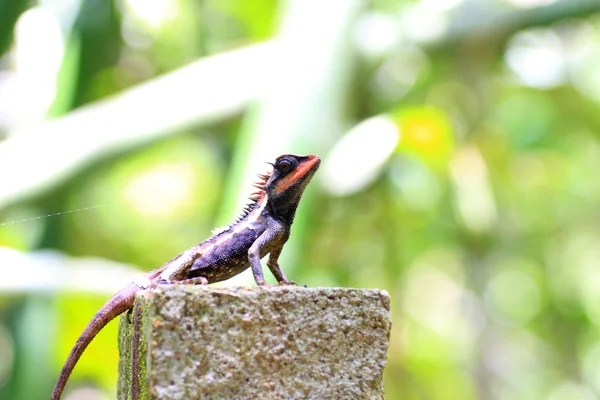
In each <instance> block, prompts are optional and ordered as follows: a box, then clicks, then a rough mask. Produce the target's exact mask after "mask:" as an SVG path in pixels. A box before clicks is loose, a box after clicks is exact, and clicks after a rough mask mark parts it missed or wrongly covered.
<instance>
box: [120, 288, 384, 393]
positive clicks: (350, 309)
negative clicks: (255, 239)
mask: <svg viewBox="0 0 600 400" xmlns="http://www.w3.org/2000/svg"><path fill="white" fill-rule="evenodd" d="M390 327H391V317H390V298H389V295H388V294H387V292H385V291H382V290H370V289H346V288H303V287H272V288H258V287H254V288H215V287H207V286H184V285H164V286H160V287H158V288H155V289H152V290H150V291H145V292H141V293H139V294H138V296H137V299H136V305H135V307H134V309H133V311H132V312H131V313H129V314H126V315H125V316H124V317H123V318H122V321H121V336H120V349H121V362H120V374H119V375H120V376H119V398H120V399H125V398H136V397H137V398H149V399H190V398H210V399H234V398H235V399H258V398H260V399H283V398H285V399H378V398H380V395H381V393H382V387H381V381H382V374H383V368H384V366H385V363H386V359H387V348H388V339H389V331H390ZM140 365H141V368H140ZM132 371H133V372H132ZM138 377H139V378H138ZM138 387H139V390H138Z"/></svg>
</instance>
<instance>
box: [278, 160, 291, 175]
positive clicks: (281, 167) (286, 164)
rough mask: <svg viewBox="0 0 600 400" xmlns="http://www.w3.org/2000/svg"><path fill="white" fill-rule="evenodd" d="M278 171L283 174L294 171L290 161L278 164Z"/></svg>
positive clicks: (282, 161)
mask: <svg viewBox="0 0 600 400" xmlns="http://www.w3.org/2000/svg"><path fill="white" fill-rule="evenodd" d="M277 169H278V170H279V171H281V172H284V173H285V172H289V171H290V170H291V169H292V163H291V162H290V161H288V160H285V159H284V160H280V161H279V162H278V163H277Z"/></svg>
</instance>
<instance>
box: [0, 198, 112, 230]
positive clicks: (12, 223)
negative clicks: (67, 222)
mask: <svg viewBox="0 0 600 400" xmlns="http://www.w3.org/2000/svg"><path fill="white" fill-rule="evenodd" d="M109 204H110V203H104V204H97V205H95V206H90V207H82V208H76V209H73V210H68V211H61V212H57V213H52V214H46V215H40V216H39V217H32V218H25V219H19V220H16V221H9V222H3V223H1V224H0V226H6V225H14V224H20V223H22V222H28V221H35V220H36V219H42V218H49V217H56V216H57V215H64V214H70V213H74V212H78V211H86V210H93V209H94V208H100V207H104V206H107V205H109Z"/></svg>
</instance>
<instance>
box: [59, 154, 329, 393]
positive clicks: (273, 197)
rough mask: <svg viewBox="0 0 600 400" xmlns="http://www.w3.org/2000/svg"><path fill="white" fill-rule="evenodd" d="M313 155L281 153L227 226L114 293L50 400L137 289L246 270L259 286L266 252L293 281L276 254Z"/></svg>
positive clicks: (313, 167)
mask: <svg viewBox="0 0 600 400" xmlns="http://www.w3.org/2000/svg"><path fill="white" fill-rule="evenodd" d="M320 163H321V160H320V159H319V157H317V156H313V155H308V156H297V155H292V154H284V155H281V156H279V157H277V159H276V160H275V162H274V163H269V164H271V165H272V170H271V171H270V172H268V173H266V174H260V175H259V181H258V182H256V183H255V184H254V186H255V187H256V188H257V189H258V190H257V191H256V192H254V193H252V194H251V195H250V197H249V203H248V204H247V206H246V207H245V208H244V210H243V211H242V213H241V214H240V216H239V217H238V218H237V219H236V220H235V221H234V222H233V223H231V224H229V225H227V226H225V227H224V228H221V229H219V230H217V231H214V232H213V235H212V236H210V237H209V238H208V239H206V240H205V241H203V242H201V243H199V244H198V245H196V246H193V247H191V248H190V249H188V250H186V251H184V252H183V253H181V254H179V255H178V256H176V257H175V258H173V259H172V260H170V261H168V262H167V263H165V264H164V265H162V266H161V267H160V268H158V269H155V270H153V271H150V272H148V273H147V274H145V275H143V276H141V277H140V278H138V279H135V280H134V281H133V282H131V283H129V284H128V285H126V286H125V287H124V288H122V289H121V290H119V291H118V292H117V293H116V294H114V295H113V296H112V297H111V298H110V299H109V300H108V301H107V302H106V303H105V304H104V305H103V306H102V307H101V308H100V310H99V311H98V312H97V313H96V314H95V315H94V317H93V318H92V320H91V321H90V322H89V323H88V325H87V326H86V328H85V329H84V331H83V333H82V334H81V335H80V336H79V338H78V339H77V341H76V343H75V345H74V346H73V348H72V350H71V352H70V353H69V355H68V357H67V360H66V362H65V364H64V366H63V367H62V370H61V372H60V375H59V376H58V379H57V382H56V385H55V387H54V390H53V392H52V400H59V399H60V397H61V395H62V392H63V390H64V388H65V385H66V383H67V381H68V379H69V376H70V375H71V372H72V371H73V369H74V367H75V364H77V361H78V360H79V358H80V357H81V355H82V354H83V352H84V351H85V349H86V348H87V346H88V345H89V344H90V343H91V341H92V340H93V339H94V337H95V336H96V334H98V332H100V330H101V329H102V328H104V327H105V326H106V325H107V324H108V323H109V322H110V321H111V320H113V319H114V318H116V317H117V316H119V315H120V314H122V313H124V312H126V311H128V310H130V309H132V308H133V304H134V300H135V295H136V293H137V292H139V291H141V290H145V289H149V288H152V287H155V286H156V285H159V284H209V283H214V282H219V281H223V280H226V279H229V278H231V277H233V276H235V275H237V274H239V273H241V272H242V271H244V270H246V269H248V268H250V269H251V270H252V274H253V275H254V280H255V281H256V284H257V285H258V286H268V284H267V283H266V282H265V278H264V275H263V271H262V266H261V262H260V260H261V259H262V258H263V257H264V256H266V255H267V254H268V255H269V259H268V261H267V267H268V268H269V270H270V271H271V273H272V274H273V276H274V277H275V279H276V280H277V282H278V283H279V284H280V285H295V283H294V282H293V281H290V280H288V279H287V278H286V276H285V274H284V273H283V271H282V270H281V268H280V266H279V263H278V258H279V255H280V254H281V250H282V249H283V245H284V244H285V242H286V241H287V240H288V238H289V236H290V229H291V226H292V223H293V222H294V216H295V214H296V209H297V207H298V204H299V202H300V199H301V197H302V194H303V193H304V189H305V188H306V186H307V185H308V183H309V182H310V180H311V179H312V177H313V175H314V174H315V172H316V171H317V169H318V168H319V164H320Z"/></svg>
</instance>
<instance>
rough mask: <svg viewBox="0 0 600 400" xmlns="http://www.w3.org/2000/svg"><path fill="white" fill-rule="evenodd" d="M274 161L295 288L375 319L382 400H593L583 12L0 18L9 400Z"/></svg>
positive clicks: (35, 394)
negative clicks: (329, 294)
mask: <svg viewBox="0 0 600 400" xmlns="http://www.w3.org/2000/svg"><path fill="white" fill-rule="evenodd" d="M282 153H298V154H307V153H310V154H317V155H319V156H321V158H322V159H323V164H322V167H321V170H320V171H319V173H318V174H317V176H316V178H315V180H314V182H313V183H312V184H311V185H310V186H309V188H308V190H307V193H306V196H305V199H304V200H303V202H302V204H301V205H300V209H299V212H298V217H297V221H296V223H295V225H294V228H293V234H292V238H291V240H290V243H289V244H288V246H286V249H285V250H284V253H283V256H282V257H283V258H282V265H283V268H284V270H285V271H286V274H287V276H288V277H289V278H290V279H293V280H295V281H297V282H298V283H301V284H306V285H309V286H350V287H365V288H368V287H377V288H382V289H385V290H387V291H388V292H389V293H390V294H391V297H392V314H393V322H394V325H393V328H392V333H391V338H390V349H389V359H388V364H387V366H386V369H385V380H384V386H385V393H386V399H388V400H389V399H432V400H433V399H511V400H513V399H551V400H573V399H575V400H579V399H581V400H592V399H598V398H600V272H599V271H600V269H599V266H600V208H599V207H600V179H598V177H597V176H596V174H597V173H600V2H598V0H555V1H552V0H422V1H414V0H410V1H409V0H397V1H392V0H373V1H370V2H367V1H364V0H332V1H317V0H289V1H287V2H280V1H276V0H256V1H252V2H249V1H241V0H204V1H199V0H152V1H149V0H120V1H117V0H115V1H106V0H72V1H59V0H40V1H35V0H0V224H1V225H0V398H1V399H46V398H48V397H49V394H50V392H51V389H52V387H53V385H54V381H55V379H56V376H57V374H58V372H59V369H60V367H61V365H62V363H63V361H64V360H65V357H66V355H67V353H68V352H69V350H70V347H71V346H72V345H73V343H74V341H75V340H76V338H77V336H78V335H79V333H80V332H81V330H82V329H83V327H84V326H85V324H86V323H87V322H88V321H89V319H90V318H91V316H92V315H93V314H94V312H95V311H96V310H97V309H98V307H100V306H101V305H102V304H103V302H104V301H105V300H106V299H107V298H108V296H110V294H112V293H113V292H114V291H116V290H117V289H119V287H121V286H122V285H123V284H125V283H126V282H128V281H129V280H130V279H131V278H132V277H134V276H137V275H138V274H139V273H140V272H141V271H147V270H151V269H154V268H156V267H158V266H160V265H161V264H162V263H163V262H165V261H166V260H168V259H170V258H171V257H173V256H174V255H175V254H178V253H179V252H180V251H182V250H183V249H185V248H187V247H189V246H191V245H192V244H195V243H197V242H199V241H201V240H203V239H204V238H205V237H207V236H208V235H209V234H210V230H211V229H212V228H215V227H218V226H220V225H223V224H225V223H227V222H228V221H229V220H230V219H231V218H233V217H235V215H236V213H237V212H238V210H239V209H240V207H241V205H242V204H243V202H244V196H245V195H246V194H247V193H249V192H250V191H251V189H250V186H249V184H250V183H251V181H252V179H253V176H254V175H255V174H257V173H260V172H264V171H265V168H266V166H265V164H264V162H265V161H271V160H272V159H273V158H274V157H276V156H277V155H279V154H282ZM70 210H76V211H74V212H67V211H70ZM56 213H63V214H60V215H55V216H51V217H47V218H36V217H38V216H44V215H48V214H56ZM22 220H26V221H22ZM15 221H20V222H15ZM13 222H14V223H13ZM267 275H268V274H267ZM269 279H270V280H271V282H273V279H272V277H270V276H269ZM225 284H250V285H253V282H252V278H251V276H250V275H248V274H246V275H243V276H242V277H239V278H237V279H234V281H233V282H228V283H225ZM116 331H117V329H116V324H115V323H113V324H111V325H110V326H109V327H108V328H107V329H105V330H104V331H103V332H102V333H101V334H100V335H99V336H98V338H97V340H95V341H94V342H93V343H92V345H91V346H90V348H89V350H88V351H87V352H86V354H84V356H83V358H82V359H81V361H80V362H79V364H78V366H77V368H76V369H75V372H74V374H73V376H72V379H71V381H70V384H69V386H68V393H67V395H66V397H65V398H66V399H70V400H76V399H80V400H81V399H112V398H114V393H115V386H116V378H117V376H116V375H117V360H118V353H117V345H116V334H117V332H116Z"/></svg>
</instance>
